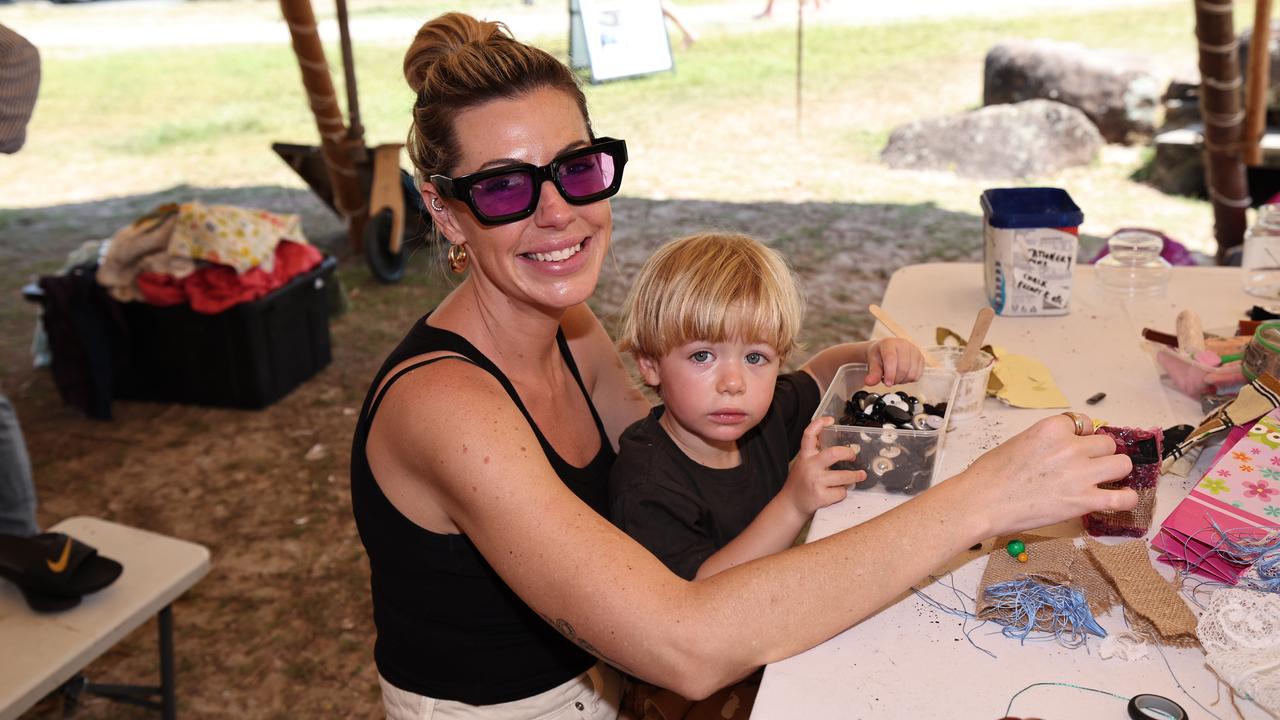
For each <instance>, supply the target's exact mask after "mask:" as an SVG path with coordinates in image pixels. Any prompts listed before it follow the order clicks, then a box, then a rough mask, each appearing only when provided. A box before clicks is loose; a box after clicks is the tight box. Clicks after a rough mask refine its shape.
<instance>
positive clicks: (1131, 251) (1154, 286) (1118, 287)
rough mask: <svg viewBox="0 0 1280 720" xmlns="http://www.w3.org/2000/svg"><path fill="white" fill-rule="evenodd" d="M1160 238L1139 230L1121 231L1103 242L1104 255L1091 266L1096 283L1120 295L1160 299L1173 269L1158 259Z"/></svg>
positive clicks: (1162, 241) (1161, 239) (1167, 263)
mask: <svg viewBox="0 0 1280 720" xmlns="http://www.w3.org/2000/svg"><path fill="white" fill-rule="evenodd" d="M1163 250H1164V238H1162V237H1160V236H1159V235H1156V234H1155V233H1150V232H1144V231H1142V230H1125V231H1124V232H1118V233H1116V234H1115V235H1113V236H1111V239H1110V240H1108V241H1107V254H1106V255H1105V256H1103V258H1102V259H1101V260H1099V261H1098V262H1097V263H1096V264H1094V272H1096V273H1097V275H1098V283H1099V284H1100V285H1102V287H1103V288H1104V289H1105V290H1107V291H1109V292H1114V293H1118V294H1120V295H1162V294H1164V291H1165V288H1167V287H1168V286H1169V278H1170V277H1172V275H1173V266H1171V265H1170V264H1169V261H1168V260H1165V259H1164V258H1163V257H1161V256H1160V253H1161V251H1163Z"/></svg>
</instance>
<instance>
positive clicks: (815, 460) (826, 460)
mask: <svg viewBox="0 0 1280 720" xmlns="http://www.w3.org/2000/svg"><path fill="white" fill-rule="evenodd" d="M834 422H835V418H833V417H831V416H829V415H827V416H823V417H820V418H818V419H816V420H814V421H813V422H811V423H809V427H807V428H805V429H804V437H803V438H801V440H800V451H799V452H798V453H796V458H795V461H794V462H792V463H791V472H790V473H789V474H788V475H787V483H786V485H783V486H782V490H781V492H780V493H779V494H781V495H786V496H787V497H788V499H789V500H790V501H791V503H792V505H793V506H794V507H795V509H796V510H797V511H799V513H800V514H802V515H804V516H805V517H808V516H810V515H812V514H813V513H814V511H815V510H817V509H818V508H821V507H826V506H828V505H830V504H832V503H835V502H839V501H841V500H843V499H844V497H845V491H846V489H847V488H848V487H849V486H850V485H853V484H854V483H859V482H862V481H863V480H865V479H867V474H866V473H865V472H863V471H861V470H856V471H854V470H832V469H831V466H832V465H834V464H835V463H838V462H841V461H846V460H852V459H853V458H854V456H855V455H857V453H856V452H854V450H853V448H850V447H847V446H845V445H834V446H832V447H829V448H826V449H825V450H824V449H822V447H821V445H820V443H819V441H818V434H819V433H820V432H822V429H823V428H825V427H827V426H828V425H831V424H833V423H834Z"/></svg>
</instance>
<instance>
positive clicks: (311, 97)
mask: <svg viewBox="0 0 1280 720" xmlns="http://www.w3.org/2000/svg"><path fill="white" fill-rule="evenodd" d="M280 11H281V13H282V14H283V15H284V20H285V22H286V23H287V24H288V25H289V35H290V36H292V38H293V53H294V55H295V56H297V58H298V69H299V70H301V71H302V85H303V87H304V88H306V91H307V100H308V102H309V103H310V104H311V113H312V114H313V115H315V119H316V129H317V130H319V132H320V154H321V156H322V157H323V158H324V166H325V169H326V170H327V171H328V174H329V183H330V185H332V186H333V205H334V208H335V209H337V211H338V214H339V215H341V216H342V219H343V220H344V221H346V223H347V239H348V240H349V241H350V243H351V248H352V250H355V251H359V250H360V249H361V244H362V243H361V238H360V234H361V233H362V232H363V231H364V223H365V220H367V219H368V213H369V204H368V199H367V198H366V197H365V196H364V193H363V192H362V191H361V189H360V178H359V177H358V176H357V175H356V168H355V163H354V162H353V161H352V154H351V152H350V151H349V147H348V142H349V139H348V136H347V126H346V124H345V123H344V122H343V119H342V109H341V108H339V107H338V96H337V93H336V92H334V89H333V78H332V77H330V75H329V63H328V62H327V61H326V60H325V57H324V46H323V45H321V44H320V31H319V30H318V29H317V28H316V16H315V12H314V11H312V9H311V2H310V0H280Z"/></svg>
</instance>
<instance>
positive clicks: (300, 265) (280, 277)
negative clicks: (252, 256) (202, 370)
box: [138, 240, 324, 315]
mask: <svg viewBox="0 0 1280 720" xmlns="http://www.w3.org/2000/svg"><path fill="white" fill-rule="evenodd" d="M323 259H324V256H323V255H321V254H320V251H319V250H317V249H315V248H314V247H312V246H311V245H306V244H303V243H296V242H292V241H290V240H281V241H280V244H278V245H277V246H276V259H275V265H274V267H273V268H272V270H271V272H267V271H265V270H263V269H262V268H261V267H255V268H250V269H249V270H246V271H245V272H244V273H240V274H237V273H236V271H235V269H234V268H232V267H230V266H227V265H207V266H205V267H202V268H200V269H199V270H197V271H195V272H194V273H191V274H190V275H188V276H187V277H185V278H183V279H181V280H177V279H175V278H174V277H173V276H172V275H161V274H158V273H146V272H144V273H139V274H138V290H139V291H141V293H142V296H143V298H145V299H146V301H147V302H148V303H149V304H152V305H160V306H167V305H179V304H182V303H186V302H190V303H191V309H192V310H195V311H196V312H199V313H204V314H206V315H216V314H218V313H220V312H222V311H223V310H226V309H227V308H229V307H233V306H235V305H239V304H240V303H245V302H250V301H253V300H257V299H258V298H260V297H263V296H265V295H267V294H269V293H270V292H271V291H272V290H275V289H276V288H278V287H281V286H282V285H284V284H285V283H287V282H289V280H291V279H292V278H294V277H295V276H297V275H301V274H302V273H304V272H307V271H308V270H310V269H312V268H314V267H315V266H317V265H319V264H320V261H321V260H323Z"/></svg>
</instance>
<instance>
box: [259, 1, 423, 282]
mask: <svg viewBox="0 0 1280 720" xmlns="http://www.w3.org/2000/svg"><path fill="white" fill-rule="evenodd" d="M336 3H337V11H338V32H339V35H340V39H341V46H342V67H343V71H344V76H345V81H346V88H347V111H348V116H349V118H350V122H349V123H348V122H347V121H345V120H344V119H343V117H342V111H341V109H340V108H339V107H338V98H337V94H336V93H335V91H334V88H333V78H332V77H330V75H329V65H328V62H327V61H326V60H325V54H324V47H323V46H322V45H321V44H320V33H319V30H318V29H317V28H316V18H315V13H314V11H313V10H312V8H311V2H310V0H280V10H281V12H282V13H283V15H284V19H285V22H286V23H287V24H288V26H289V34H290V35H291V36H292V38H293V52H294V55H295V56H296V57H297V59H298V69H299V70H300V71H301V72H302V85H303V87H304V88H305V89H306V93H307V99H308V101H309V103H310V105H311V112H312V114H313V115H314V116H315V120H316V129H317V130H318V131H319V133H320V145H319V146H315V145H298V144H292V143H273V144H272V146H271V148H272V149H273V150H275V152H276V154H278V155H279V156H280V157H281V158H282V159H283V160H284V161H285V162H286V163H287V164H288V165H289V167H291V168H293V170H294V172H296V173H298V175H299V176H300V177H301V178H302V179H303V181H305V182H306V183H307V186H308V187H310V188H311V190H312V192H314V193H315V194H316V195H317V196H318V197H319V198H320V199H321V200H322V201H324V203H325V204H326V205H328V206H329V208H330V209H332V210H333V211H334V212H335V213H337V214H338V216H339V217H341V218H342V219H343V220H344V221H345V222H346V225H347V239H348V241H349V242H350V244H351V249H352V250H353V251H354V252H357V253H363V254H364V256H365V259H366V261H367V262H368V263H369V270H370V271H371V272H372V273H373V276H374V277H375V278H377V279H378V280H379V281H381V282H384V283H394V282H399V281H400V279H401V278H403V277H404V269H405V262H406V260H407V257H408V256H407V254H406V252H405V244H406V241H411V240H416V239H423V238H426V236H427V232H428V230H430V228H431V219H430V216H428V215H427V212H426V206H425V205H424V203H423V201H422V196H421V194H419V192H418V188H417V185H416V184H415V183H414V180H413V176H411V175H410V174H409V173H407V172H405V171H404V170H402V169H401V168H400V149H401V148H402V147H403V145H402V144H400V143H390V144H385V145H378V146H376V147H373V148H369V147H368V146H367V145H366V144H365V141H364V126H362V125H361V124H360V102H359V98H358V93H357V91H356V72H355V60H354V58H353V56H352V51H351V32H350V30H349V28H348V25H347V4H346V0H336Z"/></svg>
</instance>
